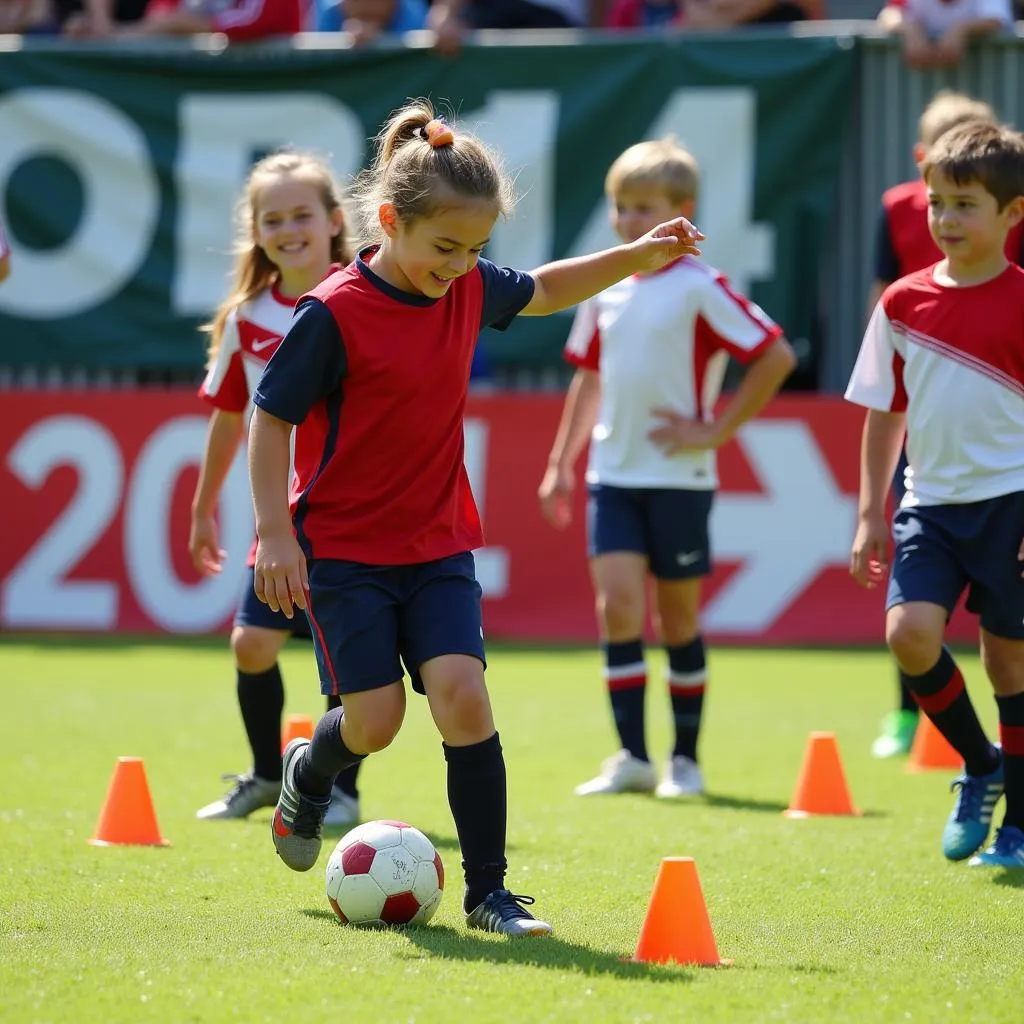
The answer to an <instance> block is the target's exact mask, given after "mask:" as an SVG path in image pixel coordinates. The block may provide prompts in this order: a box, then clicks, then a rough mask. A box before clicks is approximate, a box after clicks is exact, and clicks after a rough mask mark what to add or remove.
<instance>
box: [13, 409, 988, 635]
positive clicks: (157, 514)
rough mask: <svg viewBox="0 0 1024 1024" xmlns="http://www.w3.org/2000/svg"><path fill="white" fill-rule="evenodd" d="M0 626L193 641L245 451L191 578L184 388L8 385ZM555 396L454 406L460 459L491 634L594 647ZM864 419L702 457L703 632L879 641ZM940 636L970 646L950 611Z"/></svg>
mask: <svg viewBox="0 0 1024 1024" xmlns="http://www.w3.org/2000/svg"><path fill="white" fill-rule="evenodd" d="M0 403H2V406H3V416H2V417H0V453H2V456H3V461H2V465H0V516H2V520H0V521H2V525H3V529H2V530H0V581H2V583H0V627H2V628H3V629H4V630H8V631H10V630H62V631H89V632H92V631H96V632H125V633H153V632H164V631H166V632H172V633H207V632H214V631H220V630H223V629H225V628H227V626H228V625H229V623H230V621H231V618H232V616H233V614H234V610H235V606H236V604H237V602H238V597H239V593H240V587H241V585H242V584H241V581H242V576H243V573H244V566H245V555H246V552H247V550H248V547H249V543H250V540H251V535H252V529H253V527H252V510H251V506H250V501H249V493H248V485H247V479H246V471H245V464H244V460H243V459H242V458H241V456H240V457H239V459H238V460H237V461H236V463H235V466H234V468H233V469H232V472H231V475H230V477H229V479H228V481H227V484H226V485H225V489H224V494H223V497H222V501H221V508H220V520H221V527H222V546H223V547H225V548H226V549H227V550H228V552H229V563H228V565H229V568H228V570H227V571H225V572H224V573H223V574H222V575H221V576H220V577H217V578H213V579H199V578H197V576H196V574H195V572H194V571H193V570H192V568H191V565H190V562H189V558H188V553H187V550H186V544H187V538H188V520H189V502H190V500H191V496H192V491H193V488H194V486H195V481H196V473H197V470H198V462H199V459H200V456H201V453H202V450H203V443H204V439H205V435H206V422H207V410H206V408H205V407H204V406H203V405H202V403H201V402H200V401H199V400H198V399H197V398H195V396H194V395H192V394H191V393H190V392H187V391H181V390H173V391H172V390H166V391H137V392H129V391H68V392H6V393H4V394H3V395H2V398H0ZM561 404H562V399H561V396H560V395H528V394H509V395H485V396H479V397H475V398H473V399H472V400H471V402H470V407H469V412H468V416H467V421H466V463H467V467H468V469H469V473H470V477H471V479H472V482H473V489H474V492H475V493H476V495H477V499H478V501H479V504H480V507H481V511H482V514H483V518H484V525H485V528H486V532H487V545H488V546H487V547H486V548H484V549H483V550H482V551H479V552H478V553H477V571H478V574H479V576H480V580H481V584H482V585H483V587H484V594H485V607H484V615H485V624H486V628H487V631H488V635H489V636H490V637H491V638H493V639H510V640H532V641H546V640H550V641H571V640H592V639H593V638H594V637H595V636H596V629H595V624H594V613H593V595H592V593H591V589H590V581H589V577H588V574H587V565H586V544H585V538H584V505H585V488H584V487H583V483H582V465H581V467H580V473H581V478H580V485H579V487H578V491H577V501H576V509H575V517H574V521H573V523H572V525H571V527H570V528H569V529H567V530H565V531H563V532H558V531H556V530H553V529H552V528H550V527H549V526H547V524H546V523H545V522H544V521H543V520H542V519H541V516H540V511H539V508H538V504H537V500H536V490H537V485H538V483H539V482H540V477H541V474H542V472H543V469H544V465H545V462H546V459H547V452H548V449H549V447H550V444H551V439H552V437H553V435H554V431H555V427H556V425H557V422H558V417H559V413H560V410H561ZM861 422H862V414H861V412H860V410H858V409H856V408H854V407H853V406H850V405H849V404H847V403H846V402H844V401H843V400H842V399H839V398H832V397H823V396H808V397H799V396H793V397H790V396H785V397H783V398H780V399H778V400H777V401H775V402H774V403H773V404H772V406H771V408H770V410H769V411H768V412H767V413H766V414H765V415H764V416H762V417H761V418H759V419H758V420H756V421H755V422H752V423H749V424H747V426H746V427H744V428H743V430H742V431H741V432H740V434H739V436H738V438H737V439H736V441H735V443H733V444H730V445H729V446H728V447H726V448H725V449H724V450H723V451H722V452H721V453H720V456H719V465H720V473H721V479H722V488H721V491H720V493H719V495H718V498H717V500H716V505H715V510H714V513H713V520H712V545H713V548H712V549H713V553H714V556H715V559H716V563H717V569H716V572H715V574H714V576H713V577H712V578H711V580H710V581H709V583H708V585H707V590H706V599H705V613H704V623H705V630H706V632H707V634H708V635H709V636H710V637H711V638H712V639H715V638H718V639H729V640H732V641H743V642H750V643H838V644H844V643H863V642H871V643H877V642H880V641H881V639H882V617H883V603H882V602H883V596H882V594H881V593H880V592H878V591H864V590H862V589H860V588H859V587H857V586H856V585H855V584H854V583H853V582H852V580H851V579H850V578H849V576H848V574H847V571H846V565H847V561H848V557H849V548H850V541H851V538H852V536H853V530H854V524H855V517H856V490H857V466H858V450H859V438H860V426H861ZM951 633H952V636H953V638H955V639H964V640H970V639H973V638H974V637H975V636H976V627H975V624H974V620H972V619H971V618H970V617H968V616H966V615H964V614H963V613H958V614H957V616H956V617H955V618H954V622H953V625H952V630H951Z"/></svg>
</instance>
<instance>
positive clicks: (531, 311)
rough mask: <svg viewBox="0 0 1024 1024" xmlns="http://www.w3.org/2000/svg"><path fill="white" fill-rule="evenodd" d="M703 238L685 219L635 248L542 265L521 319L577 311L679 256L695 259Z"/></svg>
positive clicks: (656, 230) (657, 230)
mask: <svg viewBox="0 0 1024 1024" xmlns="http://www.w3.org/2000/svg"><path fill="white" fill-rule="evenodd" d="M703 237H704V235H703V234H701V232H700V231H698V230H697V229H696V228H695V227H694V226H693V225H692V224H691V223H690V222H689V221H688V220H687V219H686V218H685V217H677V218H676V219H675V220H670V221H666V222H665V223H664V224H659V225H658V226H657V227H656V228H653V229H652V230H651V231H648V232H647V234H646V235H642V236H641V237H640V238H638V239H637V240H636V241H635V242H630V243H628V244H626V245H617V246H615V247H614V248H612V249H604V250H602V251H601V252H595V253H591V254H590V255H589V256H576V257H573V258H572V259H567V260H558V261H556V262H555V263H546V264H545V265H544V266H543V267H539V268H538V269H537V270H534V271H531V274H530V276H531V277H532V278H533V280H534V282H535V284H536V289H535V291H534V293H533V298H532V299H531V300H530V303H529V305H528V306H526V307H525V308H524V309H523V310H521V315H523V316H547V314H548V313H557V312H558V310H560V309H568V308H569V307H570V306H575V305H578V304H579V303H580V302H582V301H583V300H584V299H589V298H590V296H591V295H596V294H597V293H598V292H602V291H604V290H605V288H610V287H611V286H612V285H613V284H615V282H616V281H621V280H622V279H623V278H624V277H629V275H630V274H637V273H640V272H641V271H646V270H658V269H660V268H661V267H663V266H665V265H666V264H667V263H671V262H672V261H673V260H677V259H679V257H680V256H699V255H700V249H699V248H698V247H697V243H698V242H699V241H700V240H701V239H702V238H703Z"/></svg>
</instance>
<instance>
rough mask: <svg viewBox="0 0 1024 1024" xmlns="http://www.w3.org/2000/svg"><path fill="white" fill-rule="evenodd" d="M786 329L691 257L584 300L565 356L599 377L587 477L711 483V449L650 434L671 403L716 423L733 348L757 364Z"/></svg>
mask: <svg viewBox="0 0 1024 1024" xmlns="http://www.w3.org/2000/svg"><path fill="white" fill-rule="evenodd" d="M781 335H782V329H781V328H780V327H779V326H778V325H777V324H776V323H774V321H772V320H771V319H770V318H769V317H768V316H767V315H766V314H765V313H764V312H763V311H762V310H761V309H760V308H759V307H758V306H756V305H755V304H754V303H752V302H750V301H748V300H747V299H745V298H743V296H741V295H738V294H736V292H734V291H733V290H732V289H731V288H730V287H729V283H728V282H727V281H726V279H725V278H724V277H723V276H722V274H720V273H719V272H718V271H717V270H714V269H713V268H711V267H709V266H707V265H706V264H704V263H701V262H700V261H699V260H695V259H693V258H691V257H688V256H686V257H683V258H682V259H680V260H677V261H676V262H674V263H672V264H670V265H669V266H667V267H665V268H664V269H663V270H661V271H658V272H657V273H654V274H645V275H643V276H633V277H630V278H627V279H626V280H624V281H620V282H619V283H618V284H615V285H612V287H611V288H608V289H607V290H605V291H603V292H601V294H600V295H597V296H595V297H594V298H592V299H589V300H588V301H587V302H585V303H583V304H582V305H581V306H580V307H579V310H578V312H577V314H576V319H575V321H574V322H573V326H572V330H571V331H570V333H569V337H568V340H567V341H566V345H565V358H566V359H567V360H568V361H569V362H570V363H572V364H573V365H575V366H578V367H582V368H583V369H587V370H594V371H596V372H598V373H599V374H600V377H601V408H600V412H599V413H598V417H597V423H596V424H595V426H594V432H593V435H592V436H591V441H590V457H589V463H588V466H587V481H588V482H589V483H600V484H609V485H611V486H613V487H674V488H683V489H692V490H713V489H714V488H715V487H717V486H718V475H717V469H716V463H715V453H714V452H713V451H702V452H681V453H679V454H676V455H666V454H665V453H664V452H663V451H662V450H661V449H660V448H659V447H658V446H657V445H655V444H654V443H653V442H652V441H651V440H650V438H649V437H648V432H649V431H650V430H651V429H652V428H653V427H654V426H656V425H657V423H658V420H657V419H656V418H655V416H654V415H653V413H652V411H651V410H652V409H655V408H658V407H666V408H669V409H674V410H675V411H676V412H679V413H681V414H682V415H683V416H686V417H690V418H693V419H700V420H703V421H704V422H706V423H707V422H711V421H712V419H713V413H714V407H715V402H716V401H717V400H718V396H719V393H720V391H721V388H722V380H723V378H724V376H725V370H726V366H727V364H728V361H729V356H730V355H732V356H735V357H736V358H737V359H738V360H740V361H741V362H744V363H746V362H750V361H751V360H752V359H755V358H757V356H759V355H760V354H761V352H762V351H763V350H764V349H765V348H766V347H767V346H768V345H770V344H771V343H772V342H774V341H775V339H776V338H778V337H780V336H781Z"/></svg>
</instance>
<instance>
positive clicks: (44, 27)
mask: <svg viewBox="0 0 1024 1024" xmlns="http://www.w3.org/2000/svg"><path fill="white" fill-rule="evenodd" d="M56 31H57V16H56V13H55V11H54V9H53V7H52V5H51V4H50V0H0V36H6V35H13V36H22V35H42V34H44V33H52V32H56Z"/></svg>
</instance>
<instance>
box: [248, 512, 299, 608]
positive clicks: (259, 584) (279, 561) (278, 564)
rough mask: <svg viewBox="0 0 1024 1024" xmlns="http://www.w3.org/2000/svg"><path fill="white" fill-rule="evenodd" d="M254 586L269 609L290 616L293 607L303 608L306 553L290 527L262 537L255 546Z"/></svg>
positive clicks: (258, 595)
mask: <svg viewBox="0 0 1024 1024" xmlns="http://www.w3.org/2000/svg"><path fill="white" fill-rule="evenodd" d="M253 590H254V591H255V592H256V596H257V597H258V598H259V599H260V600H261V601H262V602H263V603H264V604H265V605H267V606H268V607H269V608H270V610H271V611H274V612H278V611H281V612H284V614H285V617H286V618H289V619H290V618H293V617H294V611H293V609H292V606H293V605H294V607H295V608H301V609H302V610H303V611H305V609H306V593H307V591H308V590H309V576H308V575H307V574H306V556H305V555H304V554H303V553H302V548H300V547H299V542H298V541H297V540H296V539H295V536H294V534H292V533H291V532H290V531H289V532H288V533H287V534H285V535H283V536H281V537H261V538H260V540H259V543H258V544H257V546H256V566H255V579H254V581H253Z"/></svg>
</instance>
